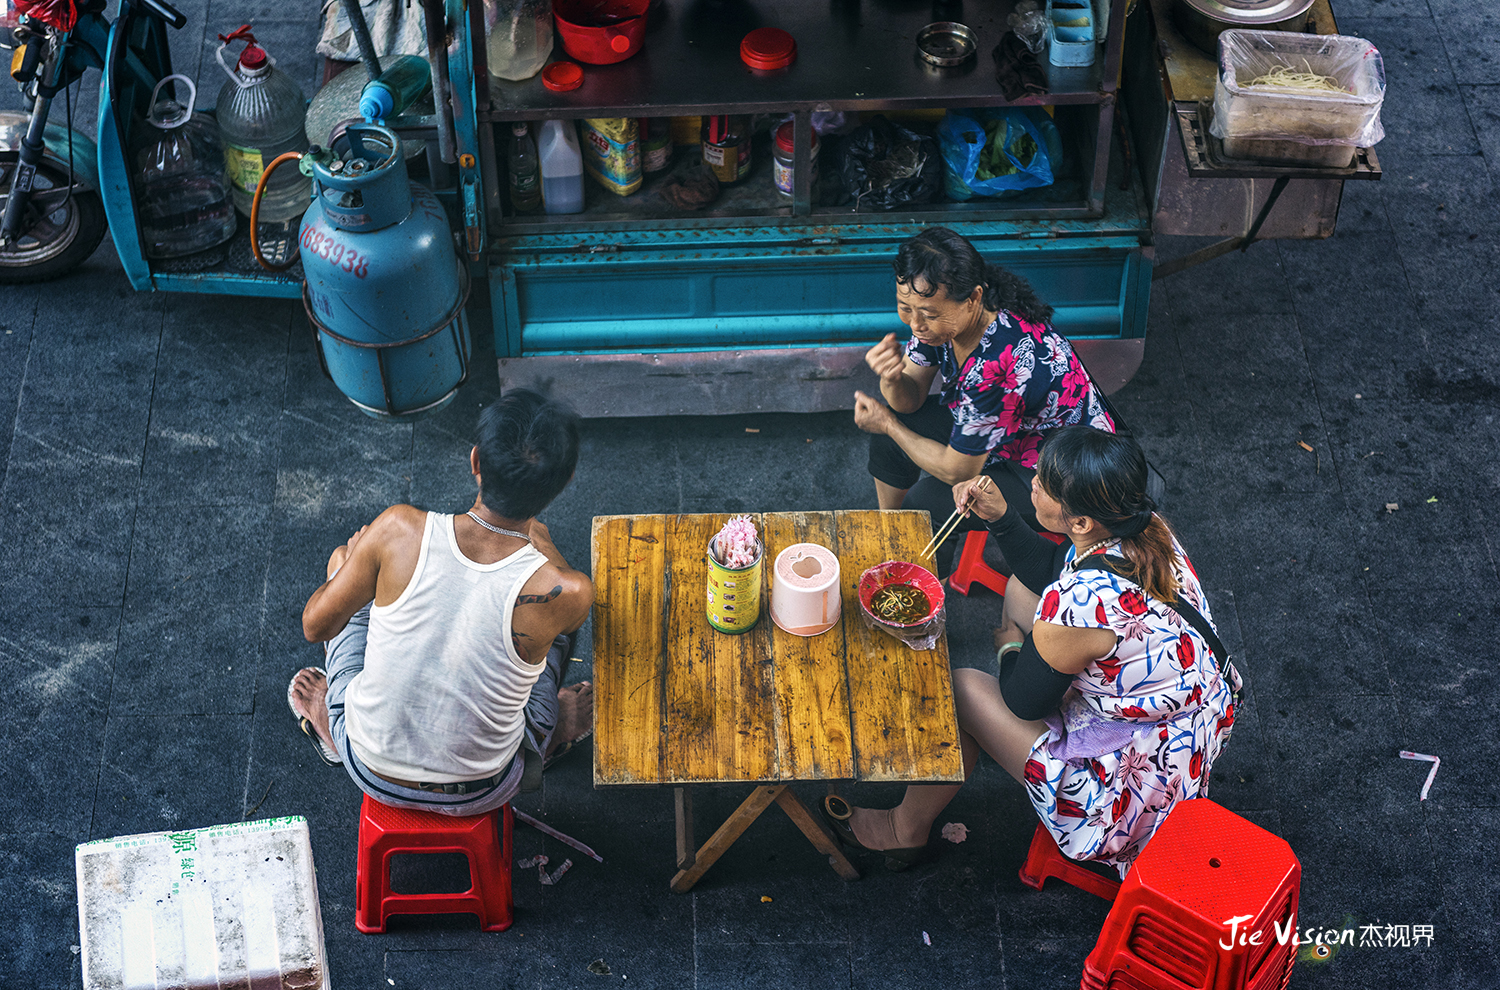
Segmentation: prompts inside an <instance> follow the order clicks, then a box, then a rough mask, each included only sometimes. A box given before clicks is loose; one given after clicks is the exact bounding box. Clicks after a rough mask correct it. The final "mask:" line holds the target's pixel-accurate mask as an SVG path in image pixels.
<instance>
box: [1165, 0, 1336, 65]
mask: <svg viewBox="0 0 1500 990" xmlns="http://www.w3.org/2000/svg"><path fill="white" fill-rule="evenodd" d="M1313 3H1314V0H1176V3H1175V5H1174V6H1173V8H1172V15H1173V18H1174V19H1175V20H1176V21H1177V28H1178V30H1180V31H1181V32H1182V33H1183V34H1184V35H1185V36H1186V37H1187V39H1188V40H1189V41H1191V42H1192V43H1193V44H1195V45H1197V46H1198V47H1199V48H1201V49H1203V50H1204V51H1205V52H1208V53H1209V54H1210V55H1213V56H1214V57H1215V58H1217V57H1218V54H1219V32H1220V31H1223V30H1225V29H1227V28H1251V29H1253V30H1257V31H1299V32H1300V31H1302V30H1303V29H1304V28H1306V27H1307V11H1308V9H1309V8H1311V7H1312V5H1313Z"/></svg>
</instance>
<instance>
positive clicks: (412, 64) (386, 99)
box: [359, 55, 432, 123]
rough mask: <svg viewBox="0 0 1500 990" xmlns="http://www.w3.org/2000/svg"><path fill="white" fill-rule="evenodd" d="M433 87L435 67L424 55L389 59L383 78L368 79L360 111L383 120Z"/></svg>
mask: <svg viewBox="0 0 1500 990" xmlns="http://www.w3.org/2000/svg"><path fill="white" fill-rule="evenodd" d="M431 88H432V69H431V67H429V66H428V64H427V60H426V59H425V58H423V57H422V56H420V55H398V56H397V57H396V58H395V59H394V60H390V59H388V60H387V61H386V62H385V68H384V69H383V70H382V71H381V73H380V78H379V79H376V80H373V81H371V82H367V83H365V88H364V90H363V91H362V92H361V93H360V94H359V115H360V116H361V117H363V118H365V119H366V120H368V121H370V122H371V123H379V122H381V121H384V120H386V119H388V118H390V117H395V116H397V115H399V114H400V113H401V112H402V111H403V110H405V109H406V108H407V107H409V106H411V105H412V104H413V103H415V102H417V100H419V99H421V98H422V94H423V93H425V92H427V91H428V90H429V89H431Z"/></svg>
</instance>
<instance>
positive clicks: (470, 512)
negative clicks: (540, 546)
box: [464, 509, 531, 543]
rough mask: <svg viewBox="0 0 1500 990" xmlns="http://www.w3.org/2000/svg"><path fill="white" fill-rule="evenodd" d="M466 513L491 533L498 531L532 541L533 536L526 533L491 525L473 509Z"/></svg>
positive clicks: (503, 534) (500, 533) (502, 534)
mask: <svg viewBox="0 0 1500 990" xmlns="http://www.w3.org/2000/svg"><path fill="white" fill-rule="evenodd" d="M464 515H466V516H468V517H469V518H470V519H472V520H474V521H475V522H477V523H478V524H479V525H481V526H483V527H484V528H485V529H487V530H489V531H490V532H491V533H498V534H499V535H501V536H516V537H520V538H521V539H523V540H525V541H526V542H527V543H530V542H531V537H529V536H527V535H526V534H525V533H517V532H516V531H515V530H513V529H501V528H500V527H499V526H491V525H490V524H489V523H487V522H485V521H484V520H483V519H480V518H479V517H478V516H477V515H475V514H474V510H473V509H470V510H469V511H468V512H466V513H464Z"/></svg>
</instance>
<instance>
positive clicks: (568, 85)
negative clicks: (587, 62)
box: [542, 62, 583, 93]
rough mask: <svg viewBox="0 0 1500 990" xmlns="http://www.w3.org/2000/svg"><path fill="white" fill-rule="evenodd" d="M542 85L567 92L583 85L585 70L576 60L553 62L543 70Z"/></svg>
mask: <svg viewBox="0 0 1500 990" xmlns="http://www.w3.org/2000/svg"><path fill="white" fill-rule="evenodd" d="M542 85H543V86H546V87H547V88H548V89H550V90H552V91H553V92H554V93H566V92H568V91H569V90H574V89H577V88H578V87H579V86H582V85H583V70H582V69H580V68H579V67H578V65H577V63H575V62H553V63H552V64H551V65H549V66H547V67H546V68H545V69H543V70H542Z"/></svg>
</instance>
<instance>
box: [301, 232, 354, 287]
mask: <svg viewBox="0 0 1500 990" xmlns="http://www.w3.org/2000/svg"><path fill="white" fill-rule="evenodd" d="M302 246H303V247H304V248H306V249H307V250H308V251H311V252H312V253H314V254H316V255H318V256H319V257H320V258H323V259H324V260H325V261H331V262H332V263H333V265H334V267H335V268H342V269H343V270H344V271H346V272H348V273H350V274H351V275H353V276H354V277H355V278H364V277H365V276H366V275H368V274H369V273H370V270H369V263H370V259H368V258H362V257H360V255H359V252H357V251H355V250H354V249H353V248H351V247H349V246H348V245H346V244H342V243H340V242H339V241H338V240H336V239H335V238H332V237H329V236H328V235H327V234H324V233H321V232H319V231H317V230H314V229H313V228H311V227H308V228H306V229H304V230H303V231H302Z"/></svg>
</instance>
